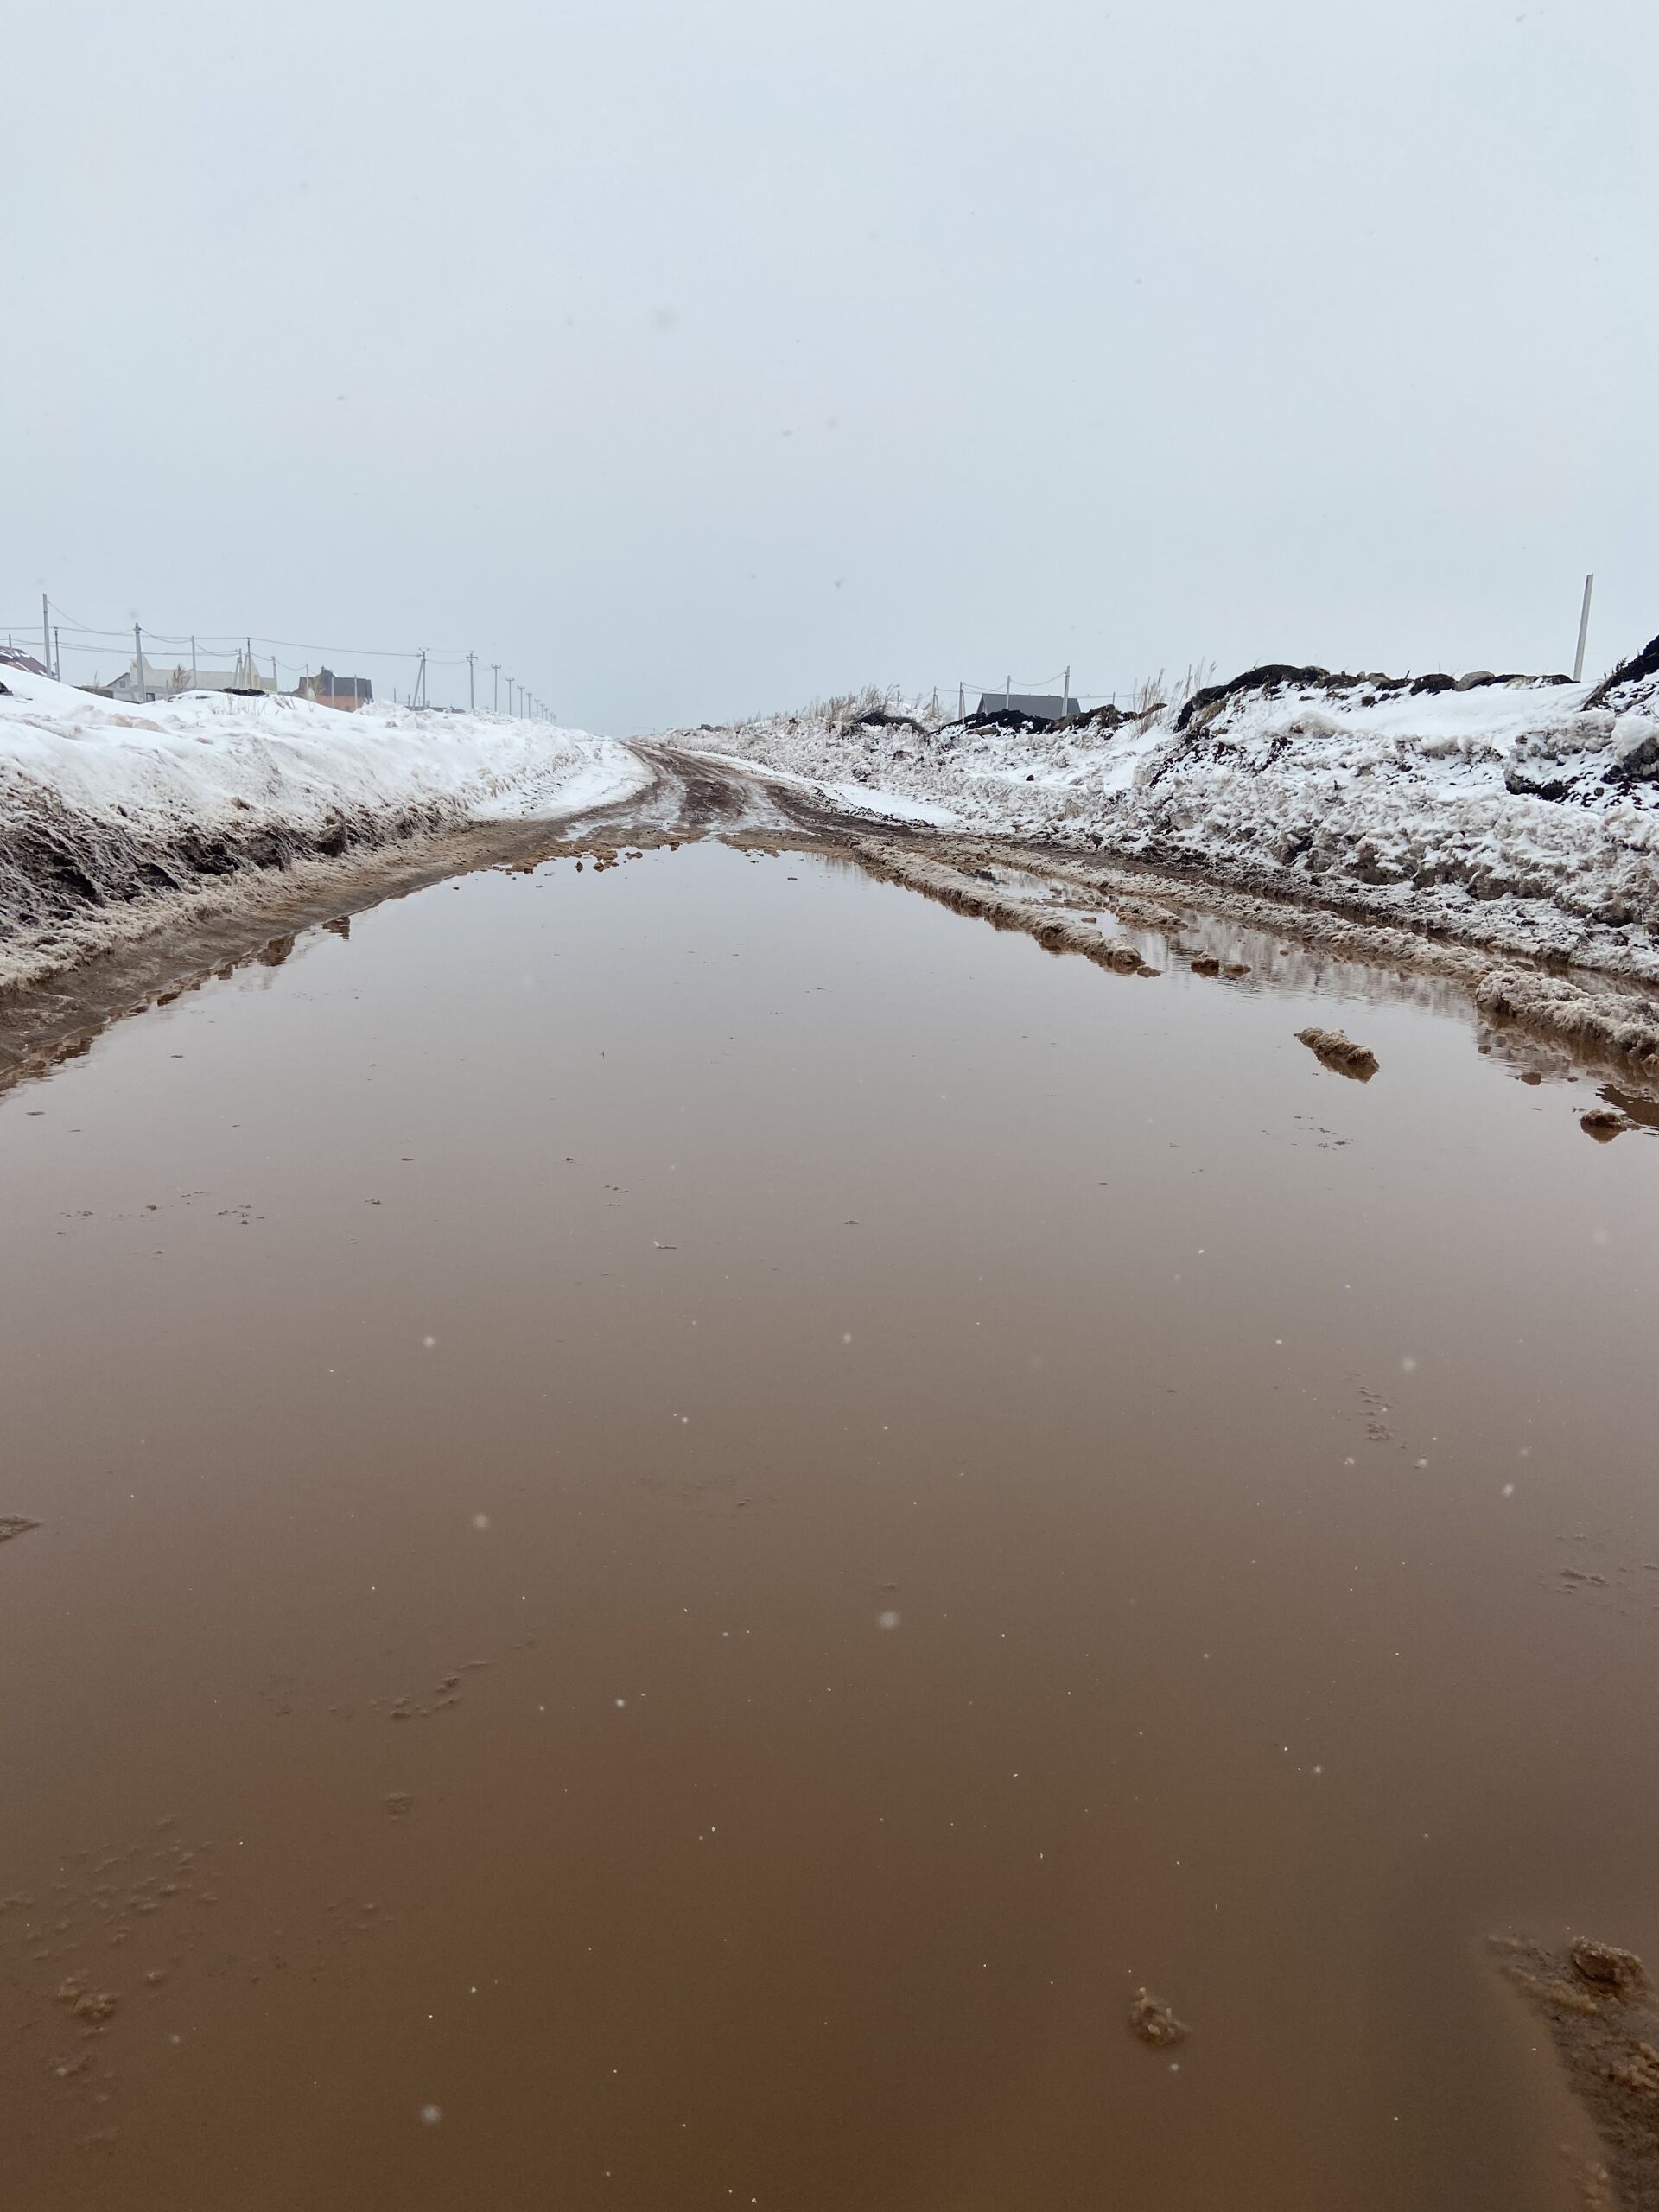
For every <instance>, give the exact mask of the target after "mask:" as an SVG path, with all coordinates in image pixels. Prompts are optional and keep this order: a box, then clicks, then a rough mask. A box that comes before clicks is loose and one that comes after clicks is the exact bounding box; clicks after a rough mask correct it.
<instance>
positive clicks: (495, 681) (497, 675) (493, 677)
mask: <svg viewBox="0 0 1659 2212" xmlns="http://www.w3.org/2000/svg"><path fill="white" fill-rule="evenodd" d="M500 711H501V664H500V662H499V660H493V661H492V662H491V663H490V712H491V713H492V714H493V715H499V713H500Z"/></svg>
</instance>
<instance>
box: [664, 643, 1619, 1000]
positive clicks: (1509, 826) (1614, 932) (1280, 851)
mask: <svg viewBox="0 0 1659 2212" xmlns="http://www.w3.org/2000/svg"><path fill="white" fill-rule="evenodd" d="M670 741H671V742H672V743H674V744H677V745H679V746H682V747H685V748H687V749H694V748H696V749H708V750H710V751H717V752H719V753H724V754H727V755H734V754H735V755H738V756H740V757H741V758H743V759H746V760H751V761H753V762H756V763H757V764H764V765H765V766H769V767H772V768H774V769H778V770H781V771H784V772H786V773H789V774H791V775H792V776H793V777H796V778H804V779H811V780H812V781H813V782H814V783H815V784H816V785H817V789H818V791H819V792H820V793H821V795H822V796H823V798H825V799H827V800H829V802H830V803H832V804H836V803H839V804H846V803H847V802H848V801H849V799H855V801H856V803H857V804H858V806H859V809H860V810H861V811H863V812H866V813H868V814H871V815H874V816H876V817H880V816H882V815H884V814H885V815H886V816H887V817H888V818H889V819H891V820H893V821H903V820H910V821H912V822H913V821H914V820H915V819H916V818H917V816H918V810H919V809H924V808H925V809H929V810H933V811H932V818H933V819H934V820H935V821H937V822H938V823H941V824H946V823H948V824H950V825H952V826H954V827H956V828H957V829H963V830H968V831H973V832H977V833H979V834H981V835H982V836H994V837H999V838H1007V839H1019V840H1023V841H1027V842H1033V843H1041V844H1045V845H1051V846H1058V847H1061V848H1064V849H1069V850H1071V851H1074V852H1077V853H1080V854H1083V853H1090V852H1096V853H1101V854H1114V855H1124V856H1128V857H1131V858H1136V859H1141V860H1144V861H1152V862H1156V863H1159V864H1160V865H1162V866H1164V867H1171V866H1173V867H1176V868H1183V869H1187V870H1191V871H1193V872H1196V873H1199V874H1204V875H1206V876H1209V877H1211V878H1213V879H1215V880H1218V881H1220V882H1224V883H1228V884H1231V885H1235V886H1238V887H1243V888H1245V889H1249V890H1251V891H1255V892H1262V893H1273V894H1277V895H1279V896H1281V897H1282V896H1288V897H1291V898H1294V899H1300V900H1304V901H1306V900H1310V899H1311V900H1313V901H1317V902H1318V903H1319V904H1321V905H1325V906H1336V907H1338V908H1340V909H1341V910H1343V911H1344V912H1351V913H1355V914H1359V915H1363V916H1365V917H1367V918H1371V919H1374V920H1376V921H1378V922H1384V923H1389V924H1393V925H1401V924H1403V925H1407V926H1409V927H1415V928H1428V929H1431V930H1433V931H1434V932H1435V933H1436V934H1437V935H1440V936H1442V937H1447V938H1452V939H1455V940H1458V941H1460V942H1463V943H1465V944H1471V945H1480V946H1484V947H1488V948H1491V949H1493V950H1502V951H1505V952H1510V953H1528V954H1535V955H1545V956H1549V957H1558V958H1567V959H1570V960H1573V961H1576V962H1579V963H1583V964H1585V965H1588V966H1593V967H1597V968H1599V969H1603V970H1605V971H1609V972H1614V973H1622V974H1624V975H1628V976H1634V977H1637V978H1640V979H1641V980H1643V981H1644V982H1649V983H1653V982H1659V933H1656V931H1659V640H1656V641H1655V644H1654V645H1651V646H1649V648H1647V650H1646V651H1645V652H1643V653H1641V654H1638V655H1637V656H1636V657H1635V658H1634V659H1633V660H1631V661H1630V663H1628V664H1625V665H1624V667H1623V668H1622V669H1620V670H1618V671H1615V672H1614V675H1613V676H1612V677H1610V678H1608V679H1607V680H1606V681H1605V682H1604V683H1600V684H1598V685H1591V684H1587V683H1580V684H1574V683H1566V682H1565V681H1563V680H1561V679H1560V678H1554V677H1486V676H1484V675H1481V676H1476V677H1465V678H1463V679H1461V681H1460V682H1459V683H1454V681H1453V679H1452V677H1418V678H1415V679H1410V678H1405V677H1381V676H1359V677H1350V676H1335V675H1331V674H1329V673H1327V672H1326V671H1323V670H1318V669H1292V668H1276V669H1263V670H1252V671H1249V672H1248V673H1247V674H1246V675H1245V676H1243V677H1237V678H1235V679H1234V680H1233V682H1232V683H1228V684H1216V685H1211V686H1210V687H1208V688H1207V689H1206V690H1201V691H1199V692H1197V693H1196V694H1194V695H1193V696H1192V697H1191V698H1190V699H1186V700H1184V701H1180V702H1170V703H1168V704H1166V705H1162V706H1159V707H1155V708H1154V709H1151V710H1149V711H1148V712H1147V713H1146V714H1144V715H1138V716H1124V715H1116V714H1115V713H1114V712H1113V710H1111V709H1105V710H1103V712H1101V713H1100V714H1098V715H1091V716H1084V717H1081V718H1079V719H1078V720H1077V721H1072V722H1069V723H1060V724H1058V725H1055V726H1053V727H1051V728H1042V727H1037V728H1033V727H1030V726H1026V727H1020V726H1018V725H1017V723H1014V722H1013V718H1009V721H1008V723H1007V724H1004V723H1001V722H998V721H984V722H976V721H969V722H968V723H967V724H963V723H960V722H955V723H941V722H939V721H937V720H936V719H935V718H933V717H931V716H930V715H927V714H926V713H925V712H924V711H923V710H921V709H909V710H907V711H906V713H905V714H903V715H899V714H898V713H897V712H896V711H893V710H890V709H879V708H875V707H874V706H872V705H870V704H868V703H867V702H843V703H842V704H841V705H840V706H839V707H838V708H837V709H833V710H831V711H828V712H825V711H819V712H817V713H809V714H806V715H777V716H774V717H772V718H770V719H767V720H764V721H755V722H750V723H746V724H741V725H737V726H735V727H733V728H726V729H721V730H719V731H707V730H703V731H690V730H688V731H683V732H677V733H674V734H672V736H671V739H670ZM894 802H897V803H896V804H895V803H894Z"/></svg>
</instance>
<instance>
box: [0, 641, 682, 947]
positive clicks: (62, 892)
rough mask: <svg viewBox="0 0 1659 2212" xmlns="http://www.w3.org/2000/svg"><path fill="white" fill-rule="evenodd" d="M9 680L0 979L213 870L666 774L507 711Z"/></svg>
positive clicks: (550, 810)
mask: <svg viewBox="0 0 1659 2212" xmlns="http://www.w3.org/2000/svg"><path fill="white" fill-rule="evenodd" d="M0 685H3V687H4V690H3V695H0V947H3V950H0V981H9V982H16V981H21V980H24V979H26V978H27V977H28V976H30V975H32V974H35V973H39V972H41V970H42V969H47V968H51V967H54V966H61V965H64V964H67V961H69V960H71V959H73V958H75V957H82V955H83V954H84V952H85V951H86V950H89V949H92V948H94V947H96V946H98V945H100V944H105V943H107V942H108V941H109V939H110V937H111V932H112V931H118V930H120V929H123V928H124V929H126V930H128V931H130V930H133V929H137V928H145V927H149V926H153V925H154V924H155V923H156V921H157V920H159V919H162V918H165V911H164V910H167V909H168V908H169V907H170V906H173V905H176V902H177V901H178V899H181V898H190V897H193V896H198V895H200V893H202V891H203V890H204V889H205V888H206V887H208V886H210V885H211V884H212V883H213V882H214V881H215V880H224V879H234V878H236V877H238V876H243V877H245V874H246V872H247V871H249V870H251V869H262V870H270V869H278V868H285V867H287V866H289V864H290V863H292V862H295V861H305V860H315V859H319V858H323V859H327V858H334V857H337V856H339V855H341V854H343V853H345V852H346V851H347V850H359V849H360V850H368V849H373V848H375V847H378V846H382V845H385V844H388V843H390V842H392V841H394V840H399V839H409V838H411V837H416V836H421V835H424V834H430V833H433V832H435V831H441V830H444V829H453V828H454V827H457V826H460V825H461V824H464V823H467V822H476V821H499V820H504V819H511V820H518V819H533V818H538V817H557V816H567V815H571V814H576V813H580V812H582V811H585V810H588V809H590V808H592V807H595V806H600V805H603V804H607V803H608V802H610V801H613V800H615V799H619V798H626V797H627V796H628V795H629V794H630V793H631V792H632V791H637V790H639V789H640V788H642V787H643V786H644V785H645V784H646V783H647V782H649V780H650V772H649V770H648V769H647V768H646V767H645V765H644V764H643V763H642V762H641V761H640V760H639V758H638V756H637V755H636V754H634V753H632V752H631V751H630V750H629V749H628V747H626V746H623V745H620V744H618V743H616V742H615V741H612V740H609V739H604V738H594V737H588V736H586V735H584V734H582V733H580V732H577V731H572V730H563V729H556V728H551V727H550V726H549V725H548V724H546V723H543V722H531V721H516V720H513V719H512V718H510V717H508V716H505V715H487V714H485V715H450V714H443V713H437V712H433V711H425V712H421V711H416V710H414V709H408V708H396V707H390V706H385V705H382V704H379V703H376V704H373V705H371V706H368V707H365V708H363V709H359V711H358V712H357V713H356V714H354V715H343V714H340V713H338V712H336V711H335V710H334V709H332V708H328V707H323V706H318V705H315V704H314V703H313V702H309V701H306V700H301V699H290V698H283V697H276V696H272V697H260V698H242V697H235V696H226V694H224V693H217V692H192V693H187V694H185V695H183V696H181V697H179V698H176V699H172V700H168V701H166V702H156V704H155V705H153V706H149V707H143V708H138V707H126V706H122V705H120V704H118V703H117V702H113V701H110V700H106V699H101V698H98V697H96V696H92V695H91V694H89V693H87V692H85V691H79V690H75V689H74V688H73V687H72V686H70V685H68V684H63V683H54V681H53V680H52V679H51V678H50V677H44V676H38V675H35V674H32V673H30V672H29V671H27V670H22V669H19V668H16V667H12V666H10V665H8V666H4V667H0Z"/></svg>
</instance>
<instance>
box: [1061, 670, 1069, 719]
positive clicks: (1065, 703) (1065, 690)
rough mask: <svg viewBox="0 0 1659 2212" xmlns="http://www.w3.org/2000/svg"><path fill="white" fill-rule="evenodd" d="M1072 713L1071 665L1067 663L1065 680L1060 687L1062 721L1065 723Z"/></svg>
mask: <svg viewBox="0 0 1659 2212" xmlns="http://www.w3.org/2000/svg"><path fill="white" fill-rule="evenodd" d="M1070 713H1071V663H1070V661H1068V662H1067V663H1066V667H1065V682H1064V683H1062V684H1061V686H1060V720H1061V721H1065V717H1066V716H1067V715H1069V714H1070Z"/></svg>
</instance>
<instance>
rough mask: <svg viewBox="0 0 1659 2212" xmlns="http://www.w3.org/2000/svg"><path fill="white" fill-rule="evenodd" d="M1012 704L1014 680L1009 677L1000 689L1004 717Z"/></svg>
mask: <svg viewBox="0 0 1659 2212" xmlns="http://www.w3.org/2000/svg"><path fill="white" fill-rule="evenodd" d="M1013 704H1014V678H1013V677H1009V678H1008V679H1007V683H1005V684H1004V685H1003V687H1002V711H1003V713H1004V714H1005V715H1006V714H1007V711H1008V709H1009V708H1010V707H1011V706H1012V705H1013Z"/></svg>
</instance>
